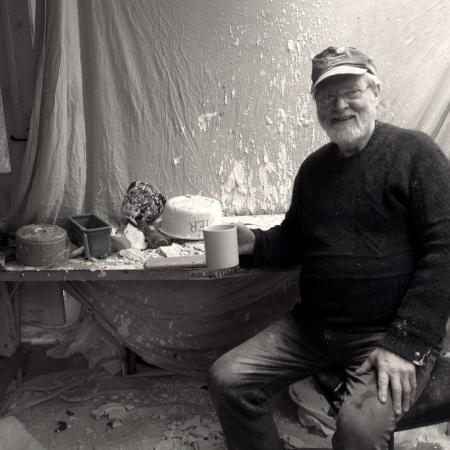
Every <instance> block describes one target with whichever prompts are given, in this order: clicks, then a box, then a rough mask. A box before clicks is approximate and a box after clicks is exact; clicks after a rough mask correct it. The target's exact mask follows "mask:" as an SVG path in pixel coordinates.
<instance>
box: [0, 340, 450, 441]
mask: <svg viewBox="0 0 450 450" xmlns="http://www.w3.org/2000/svg"><path fill="white" fill-rule="evenodd" d="M43 399H46V400H45V401H42V400H43ZM38 402H39V403H38ZM273 409H274V415H275V419H276V422H277V426H278V428H279V431H280V435H281V436H283V438H284V439H285V441H286V442H288V443H290V444H292V447H289V448H296V447H298V448H306V447H316V448H318V447H319V448H330V447H331V445H330V440H329V438H325V437H323V436H320V435H318V434H317V432H315V433H312V432H310V431H308V430H306V429H305V428H303V427H302V426H301V425H300V424H299V422H298V418H297V415H296V406H295V404H294V403H293V401H292V400H291V399H290V398H289V396H288V394H287V392H284V393H282V394H280V395H279V396H278V397H277V398H275V399H274V402H273ZM7 410H8V411H7ZM6 411H7V412H6ZM5 412H6V414H5ZM2 413H3V414H4V415H6V416H8V415H13V416H15V417H16V418H17V419H19V420H20V421H21V422H22V423H23V425H25V427H26V429H27V430H28V432H29V433H30V434H31V435H32V436H33V437H34V438H36V439H37V440H38V441H39V442H40V443H41V444H42V445H43V446H44V447H45V448H46V449H47V450H66V449H67V450H69V449H70V450H88V449H89V450H94V449H95V450H119V449H120V450H144V449H145V450H224V449H225V447H224V443H223V438H222V433H221V430H220V426H219V424H218V421H217V419H216V416H215V413H214V411H213V407H212V404H211V402H210V399H209V394H208V390H207V387H206V386H205V384H204V383H202V382H201V381H198V380H193V379H190V378H186V377H181V376H172V375H167V374H164V375H161V372H160V371H159V369H156V368H154V367H151V366H147V365H144V364H138V372H137V374H135V375H132V376H121V375H118V376H114V377H113V376H111V375H109V374H108V373H107V372H105V371H104V370H101V371H97V372H93V371H90V370H89V369H88V368H87V363H86V361H85V360H84V358H83V357H82V356H80V355H75V356H73V357H71V358H69V359H66V360H52V359H49V358H48V357H46V356H45V347H43V346H42V347H41V346H37V347H33V349H32V350H31V351H29V352H28V354H27V357H26V360H25V366H24V384H23V387H22V389H21V390H20V391H17V390H16V389H15V388H14V386H13V385H12V386H11V388H10V393H9V396H8V397H7V399H6V401H5V402H3V405H2ZM445 431H446V424H443V425H440V426H436V427H428V428H423V429H419V430H413V431H407V432H403V433H397V434H396V450H413V449H414V450H433V449H434V450H450V438H448V437H447V436H446V435H445ZM0 444H1V443H0ZM0 448H2V450H3V447H2V446H1V445H0ZM7 450H15V449H9V448H8V449H7ZM361 450H364V449H361Z"/></svg>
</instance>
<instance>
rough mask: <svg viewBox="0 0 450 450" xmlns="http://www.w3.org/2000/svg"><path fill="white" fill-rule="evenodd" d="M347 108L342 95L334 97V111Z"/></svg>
mask: <svg viewBox="0 0 450 450" xmlns="http://www.w3.org/2000/svg"><path fill="white" fill-rule="evenodd" d="M347 106H348V102H347V101H346V100H345V99H344V97H343V96H342V95H338V96H337V97H336V101H335V102H334V107H335V109H345V108H347Z"/></svg>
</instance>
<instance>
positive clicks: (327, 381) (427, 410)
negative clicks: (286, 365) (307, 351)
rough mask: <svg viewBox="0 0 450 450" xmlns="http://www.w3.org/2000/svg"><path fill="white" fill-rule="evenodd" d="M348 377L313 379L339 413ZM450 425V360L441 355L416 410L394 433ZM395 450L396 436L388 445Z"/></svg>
mask: <svg viewBox="0 0 450 450" xmlns="http://www.w3.org/2000/svg"><path fill="white" fill-rule="evenodd" d="M344 377H345V375H344V374H343V373H342V372H339V371H337V370H336V371H333V370H330V371H327V372H321V373H319V374H317V375H315V376H314V378H315V380H316V381H317V383H318V385H319V386H320V388H321V390H322V392H323V394H324V396H325V398H326V399H327V400H328V402H329V403H330V405H331V406H332V408H334V409H338V407H339V404H340V402H341V400H342V396H343V392H344V389H345V378H344ZM448 421H450V357H449V356H446V355H441V356H440V357H439V358H438V360H437V361H436V366H435V368H434V370H433V372H432V374H431V379H430V382H429V384H428V386H427V387H426V388H425V390H424V392H423V393H422V395H421V396H420V398H419V399H418V400H417V402H416V403H415V404H414V406H413V407H412V408H411V409H410V410H409V411H408V412H407V413H406V414H405V415H403V417H402V418H401V419H400V421H399V423H398V424H397V428H396V430H395V431H402V430H410V429H412V428H420V427H426V426H428V425H434V424H438V423H442V422H448ZM388 448H389V450H393V449H394V435H392V438H391V441H390V443H389V447H388Z"/></svg>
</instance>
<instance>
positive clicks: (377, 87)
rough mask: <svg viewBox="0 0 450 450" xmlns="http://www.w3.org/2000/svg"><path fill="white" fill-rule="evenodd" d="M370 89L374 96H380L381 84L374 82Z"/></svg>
mask: <svg viewBox="0 0 450 450" xmlns="http://www.w3.org/2000/svg"><path fill="white" fill-rule="evenodd" d="M372 91H373V95H374V96H375V97H377V98H378V97H380V92H381V86H380V85H379V84H376V85H375V86H374V87H373V88H372Z"/></svg>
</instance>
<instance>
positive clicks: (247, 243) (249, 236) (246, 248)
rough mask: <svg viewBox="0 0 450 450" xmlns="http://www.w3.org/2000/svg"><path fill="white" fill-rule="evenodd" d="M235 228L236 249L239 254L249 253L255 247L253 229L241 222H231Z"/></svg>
mask: <svg viewBox="0 0 450 450" xmlns="http://www.w3.org/2000/svg"><path fill="white" fill-rule="evenodd" d="M233 225H235V226H236V228H237V236H238V249H239V254H240V255H251V254H252V253H253V249H254V247H255V235H254V234H253V231H252V230H251V229H250V228H248V227H246V226H245V225H243V224H242V223H233Z"/></svg>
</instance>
